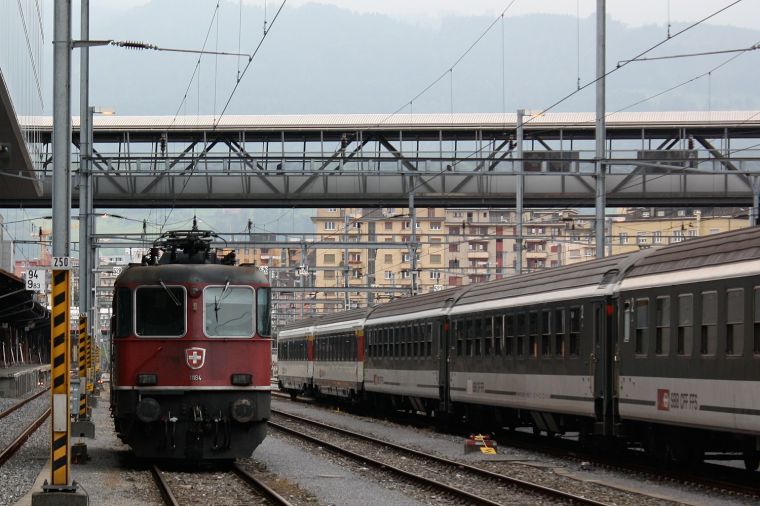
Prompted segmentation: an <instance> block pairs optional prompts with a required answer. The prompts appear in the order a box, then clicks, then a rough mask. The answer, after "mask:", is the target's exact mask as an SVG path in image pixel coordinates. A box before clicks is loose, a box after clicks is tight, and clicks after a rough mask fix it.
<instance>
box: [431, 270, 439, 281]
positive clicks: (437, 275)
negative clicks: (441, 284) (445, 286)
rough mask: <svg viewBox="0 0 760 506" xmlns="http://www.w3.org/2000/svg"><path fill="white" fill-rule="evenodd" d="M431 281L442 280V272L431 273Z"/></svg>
mask: <svg viewBox="0 0 760 506" xmlns="http://www.w3.org/2000/svg"><path fill="white" fill-rule="evenodd" d="M430 279H441V272H440V271H430Z"/></svg>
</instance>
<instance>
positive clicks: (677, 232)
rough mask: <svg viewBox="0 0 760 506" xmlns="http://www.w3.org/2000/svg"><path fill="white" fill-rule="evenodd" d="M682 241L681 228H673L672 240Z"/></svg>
mask: <svg viewBox="0 0 760 506" xmlns="http://www.w3.org/2000/svg"><path fill="white" fill-rule="evenodd" d="M681 241H683V230H674V231H673V242H674V243H676V242H681Z"/></svg>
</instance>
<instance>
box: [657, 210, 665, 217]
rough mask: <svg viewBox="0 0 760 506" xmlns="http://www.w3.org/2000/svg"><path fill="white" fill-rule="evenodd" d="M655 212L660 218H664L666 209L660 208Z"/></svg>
mask: <svg viewBox="0 0 760 506" xmlns="http://www.w3.org/2000/svg"><path fill="white" fill-rule="evenodd" d="M655 214H656V215H657V217H658V218H662V217H663V216H665V211H664V210H663V209H658V210H657V211H656V213H655Z"/></svg>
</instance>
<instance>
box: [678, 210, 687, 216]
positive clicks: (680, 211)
mask: <svg viewBox="0 0 760 506" xmlns="http://www.w3.org/2000/svg"><path fill="white" fill-rule="evenodd" d="M676 216H686V210H685V209H679V210H678V211H676Z"/></svg>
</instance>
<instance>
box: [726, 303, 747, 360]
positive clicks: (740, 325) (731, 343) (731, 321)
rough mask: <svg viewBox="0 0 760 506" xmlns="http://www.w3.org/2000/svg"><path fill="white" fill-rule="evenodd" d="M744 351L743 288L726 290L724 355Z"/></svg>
mask: <svg viewBox="0 0 760 506" xmlns="http://www.w3.org/2000/svg"><path fill="white" fill-rule="evenodd" d="M743 353H744V289H743V288H731V289H730V290H726V355H742V354H743Z"/></svg>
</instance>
